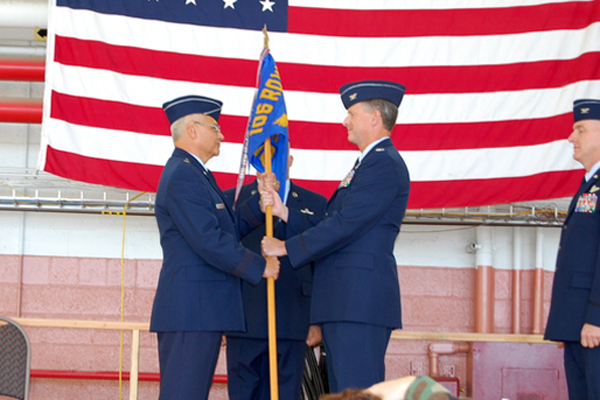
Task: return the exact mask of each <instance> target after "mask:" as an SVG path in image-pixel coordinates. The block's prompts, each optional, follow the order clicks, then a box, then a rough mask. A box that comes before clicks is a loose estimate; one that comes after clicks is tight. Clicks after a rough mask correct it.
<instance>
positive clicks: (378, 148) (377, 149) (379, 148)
mask: <svg viewBox="0 0 600 400" xmlns="http://www.w3.org/2000/svg"><path fill="white" fill-rule="evenodd" d="M375 151H385V149H384V148H383V147H377V148H375Z"/></svg>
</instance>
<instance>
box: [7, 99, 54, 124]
mask: <svg viewBox="0 0 600 400" xmlns="http://www.w3.org/2000/svg"><path fill="white" fill-rule="evenodd" d="M43 108H44V106H43V102H42V101H41V100H29V99H0V122H18V123H25V124H41V123H42V110H43Z"/></svg>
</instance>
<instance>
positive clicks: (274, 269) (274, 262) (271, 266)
mask: <svg viewBox="0 0 600 400" xmlns="http://www.w3.org/2000/svg"><path fill="white" fill-rule="evenodd" d="M266 260H267V265H266V266H265V272H264V273H263V278H274V279H275V280H277V278H279V268H280V262H279V259H278V258H277V257H267V258H266Z"/></svg>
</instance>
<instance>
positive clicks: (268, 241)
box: [260, 236, 287, 257]
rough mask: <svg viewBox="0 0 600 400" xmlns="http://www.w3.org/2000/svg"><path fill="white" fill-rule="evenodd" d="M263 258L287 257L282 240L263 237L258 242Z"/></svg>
mask: <svg viewBox="0 0 600 400" xmlns="http://www.w3.org/2000/svg"><path fill="white" fill-rule="evenodd" d="M260 244H261V248H262V253H263V256H265V257H266V256H275V257H283V256H287V249H286V248H285V242H284V241H283V240H279V239H275V238H273V237H268V236H265V237H263V238H262V241H261V242H260Z"/></svg>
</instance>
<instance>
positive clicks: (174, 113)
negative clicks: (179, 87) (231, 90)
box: [162, 95, 223, 124]
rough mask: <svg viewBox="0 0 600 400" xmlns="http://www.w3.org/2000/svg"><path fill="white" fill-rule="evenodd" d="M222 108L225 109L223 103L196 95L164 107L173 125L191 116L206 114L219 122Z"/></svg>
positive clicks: (178, 99) (174, 101) (180, 98)
mask: <svg viewBox="0 0 600 400" xmlns="http://www.w3.org/2000/svg"><path fill="white" fill-rule="evenodd" d="M221 107H223V102H222V101H219V100H215V99H211V98H209V97H203V96H195V95H190V96H183V97H178V98H176V99H174V100H171V101H167V102H166V103H165V104H163V105H162V108H163V110H165V114H167V118H168V119H169V123H171V124H173V122H175V121H177V120H178V119H179V118H181V117H185V116H186V115H190V114H206V115H210V116H211V117H213V118H214V119H215V120H216V121H218V120H219V116H220V115H221Z"/></svg>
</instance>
